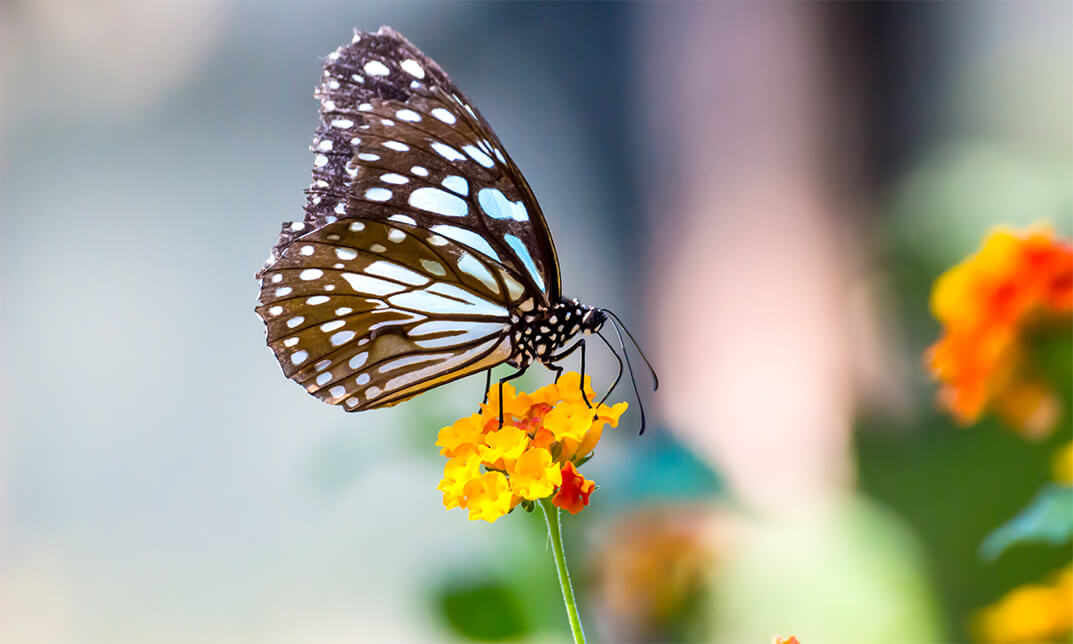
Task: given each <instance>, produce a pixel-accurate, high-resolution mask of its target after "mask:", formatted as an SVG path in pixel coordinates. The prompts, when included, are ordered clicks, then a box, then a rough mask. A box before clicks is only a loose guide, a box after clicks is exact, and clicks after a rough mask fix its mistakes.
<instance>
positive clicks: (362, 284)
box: [257, 219, 527, 411]
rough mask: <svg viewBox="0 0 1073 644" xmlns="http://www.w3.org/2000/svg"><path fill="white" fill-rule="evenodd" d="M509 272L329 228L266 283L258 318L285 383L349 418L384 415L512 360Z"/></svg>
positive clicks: (400, 232)
mask: <svg viewBox="0 0 1073 644" xmlns="http://www.w3.org/2000/svg"><path fill="white" fill-rule="evenodd" d="M525 297H527V295H526V293H525V289H524V288H523V285H522V284H521V282H520V281H519V277H518V276H517V275H515V274H513V273H512V271H511V269H509V268H508V267H505V266H503V265H501V264H499V263H497V262H493V261H490V260H488V259H487V258H486V257H484V256H483V255H481V254H480V253H475V252H473V251H472V250H471V249H469V248H467V247H466V246H463V245H461V244H458V243H456V242H454V241H452V240H450V239H447V238H446V237H443V236H442V235H439V234H436V233H434V232H431V231H428V230H424V229H422V228H419V227H416V226H412V225H407V224H397V223H388V222H383V221H375V220H370V219H347V220H340V221H337V222H334V223H328V224H326V225H324V226H322V227H320V228H318V229H316V230H313V231H312V232H309V233H306V234H305V235H302V236H301V237H298V238H296V239H294V240H293V241H292V243H290V244H289V245H288V246H287V247H286V248H285V249H284V250H283V252H282V255H281V256H280V257H279V258H278V259H277V260H276V261H275V262H273V263H272V264H270V265H269V266H268V267H266V268H265V269H264V271H262V274H261V298H260V300H259V302H258V306H257V313H258V315H260V316H261V318H262V319H263V320H264V321H265V325H266V326H267V327H268V344H269V346H270V347H271V348H272V350H273V351H274V352H275V354H276V358H277V359H278V360H279V363H280V365H281V366H282V367H283V372H284V373H285V374H286V375H287V377H289V378H291V379H293V380H294V381H295V382H297V383H299V384H300V385H302V386H303V387H305V388H306V390H307V391H309V393H311V394H313V395H315V396H317V397H318V398H320V399H321V400H324V401H325V402H328V403H331V404H337V405H342V406H343V407H344V409H346V410H348V411H360V410H364V409H373V408H377V407H385V406H389V405H393V404H395V403H397V402H401V401H402V400H405V399H407V398H410V397H412V396H415V395H417V394H419V393H421V392H423V391H425V390H427V389H430V388H432V387H435V386H437V385H439V384H442V383H445V382H448V381H451V380H455V379H456V378H461V377H464V376H467V375H469V374H471V373H475V372H477V371H481V370H484V369H487V368H490V367H492V366H495V365H496V364H499V363H500V362H503V361H504V360H506V359H507V358H508V357H509V356H510V352H511V342H510V337H509V332H510V328H511V317H510V315H511V314H510V310H511V309H512V308H514V307H517V306H518V305H519V304H520V303H521V301H522V300H523V299H524V298H525Z"/></svg>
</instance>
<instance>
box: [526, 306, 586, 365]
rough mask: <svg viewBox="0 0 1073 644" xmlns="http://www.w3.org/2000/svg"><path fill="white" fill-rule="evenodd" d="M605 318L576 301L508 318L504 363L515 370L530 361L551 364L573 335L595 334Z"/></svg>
mask: <svg viewBox="0 0 1073 644" xmlns="http://www.w3.org/2000/svg"><path fill="white" fill-rule="evenodd" d="M606 319H607V316H606V314H605V313H604V312H603V311H601V310H600V309H598V308H596V307H592V306H587V305H585V304H581V303H580V302H578V301H577V300H576V299H570V300H561V301H559V302H556V303H555V304H553V305H552V306H551V307H550V308H546V309H537V310H534V311H530V312H527V313H519V314H517V315H515V316H512V321H513V325H512V327H511V338H512V340H513V352H512V353H511V356H510V358H509V359H508V360H507V363H508V364H510V365H512V366H514V367H518V368H524V367H528V366H529V365H530V364H532V363H533V362H534V361H540V362H542V363H544V364H548V363H551V362H553V361H554V360H555V354H556V353H557V352H558V350H559V349H561V348H563V347H564V345H566V343H567V342H568V341H569V340H570V339H571V338H572V337H574V335H576V334H577V333H578V332H583V333H596V332H598V331H599V330H600V329H601V328H602V327H603V325H604V321H605V320H606Z"/></svg>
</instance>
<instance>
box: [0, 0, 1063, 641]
mask: <svg viewBox="0 0 1073 644" xmlns="http://www.w3.org/2000/svg"><path fill="white" fill-rule="evenodd" d="M382 24H387V25H391V26H393V27H395V28H396V29H398V30H400V31H401V32H403V33H404V34H406V36H407V37H408V38H409V39H410V40H412V41H413V42H414V43H415V44H417V45H418V46H419V47H421V48H422V49H423V50H424V51H425V52H426V53H427V54H429V55H430V56H431V57H433V58H434V59H436V60H437V61H438V62H439V63H440V64H441V66H443V67H444V69H446V70H447V71H448V72H449V73H450V74H451V76H452V78H453V79H454V81H455V82H456V83H457V84H458V85H459V86H460V87H461V88H462V89H463V90H464V91H465V92H467V94H468V95H469V97H470V98H471V99H472V100H473V102H474V103H475V104H476V105H477V106H479V107H480V109H481V110H482V111H483V113H484V115H485V116H486V117H487V118H488V120H489V121H490V122H491V123H492V124H493V125H494V127H495V128H496V130H497V132H498V133H499V135H500V137H501V138H502V140H503V141H504V143H505V144H506V146H507V147H508V149H509V151H510V153H511V155H512V156H513V157H514V159H515V161H517V163H518V164H519V166H520V167H521V168H522V169H523V171H524V172H525V174H526V176H527V178H528V179H529V181H530V183H531V184H532V187H533V189H534V191H535V192H536V194H537V195H538V197H539V199H540V202H541V205H542V207H543V209H544V211H545V213H546V215H547V218H548V220H549V224H550V226H551V229H552V232H553V234H554V236H555V240H556V243H557V245H558V249H559V254H560V260H561V263H562V270H563V275H564V280H563V282H564V290H565V291H566V293H567V294H568V295H572V296H577V297H579V298H580V299H581V300H582V301H584V302H587V303H590V304H597V305H600V306H606V307H608V308H611V309H613V310H615V311H616V312H618V313H619V314H620V315H622V317H623V318H625V319H626V320H628V321H629V322H630V324H631V326H632V328H633V330H634V331H635V333H636V334H637V335H638V337H639V339H640V340H641V343H642V345H643V346H644V347H645V348H646V350H647V352H648V353H649V356H650V357H651V358H652V360H653V362H654V363H655V364H656V365H657V367H658V369H659V371H660V375H661V376H662V379H663V381H662V386H661V388H660V390H659V392H657V393H656V394H651V393H649V392H648V391H647V390H646V389H645V385H646V383H644V382H643V378H642V382H641V385H642V387H641V389H642V394H641V395H642V397H643V398H644V401H645V403H646V409H647V410H648V412H649V417H650V427H649V431H648V432H646V434H645V435H644V436H642V437H638V436H637V435H636V423H637V416H636V415H635V414H634V413H632V411H631V413H629V414H627V416H626V417H625V420H624V422H623V423H622V424H621V425H620V427H619V429H618V430H616V431H615V432H612V433H609V434H605V438H604V441H603V443H602V445H601V447H600V449H599V453H598V455H597V457H596V458H595V459H593V460H592V461H591V462H590V463H589V464H587V465H586V466H585V472H586V474H587V475H588V476H589V477H590V478H592V479H595V480H596V481H597V483H598V484H599V485H600V488H599V490H598V491H597V493H596V494H594V496H593V500H592V504H591V505H590V506H589V507H588V508H587V509H586V511H585V512H582V513H581V514H579V515H577V516H571V517H567V518H566V520H565V530H566V532H567V539H568V543H567V549H568V553H569V555H570V561H571V566H572V569H573V572H574V577H575V583H576V585H577V588H578V592H579V597H580V602H581V611H582V615H583V617H584V618H585V620H586V626H587V628H588V630H589V633H590V636H591V639H592V640H593V641H624V642H625V641H660V642H662V641H668V642H669V641H690V642H693V641H696V642H727V643H733V644H738V643H742V644H744V643H748V642H752V643H765V644H766V643H767V642H769V641H770V640H771V637H772V635H775V634H782V635H791V634H792V635H797V636H798V638H799V639H800V641H801V642H802V644H817V643H819V642H856V643H870V642H875V643H892V644H893V643H917V642H919V643H928V642H963V641H971V640H973V639H975V638H978V637H980V636H979V634H978V633H975V632H974V629H973V627H972V620H973V615H974V614H976V613H977V611H979V610H980V609H981V608H982V607H984V606H986V605H988V604H990V603H992V602H995V601H996V600H998V599H999V598H1000V597H1002V596H1003V595H1004V593H1006V592H1007V591H1009V590H1010V589H1011V588H1014V587H1016V586H1018V585H1021V584H1026V583H1030V582H1033V581H1037V580H1039V579H1041V578H1042V577H1043V576H1045V575H1046V574H1047V573H1048V572H1049V571H1052V570H1054V569H1056V568H1057V567H1059V566H1061V565H1063V564H1065V563H1067V562H1068V561H1069V556H1070V555H1069V547H1068V544H1066V545H1062V546H1049V545H1028V546H1018V547H1016V548H1013V549H1010V550H1009V551H1008V552H1006V553H1004V554H1003V555H1002V556H1001V557H999V558H997V559H995V560H994V561H989V560H986V559H984V558H982V557H981V556H980V554H979V553H978V548H979V545H980V543H981V542H982V541H983V539H984V538H985V537H986V536H987V534H988V533H989V532H990V531H991V530H992V529H994V528H995V527H996V526H998V525H999V524H1001V523H1003V522H1004V521H1006V520H1007V519H1009V518H1010V517H1012V516H1013V515H1015V514H1016V513H1017V512H1018V511H1019V510H1020V509H1021V508H1022V507H1024V506H1025V505H1026V503H1027V502H1028V500H1029V499H1030V498H1031V497H1032V495H1033V494H1034V492H1035V491H1036V490H1037V489H1038V488H1039V487H1040V486H1041V484H1043V483H1044V482H1045V481H1046V480H1048V479H1049V478H1050V474H1049V472H1048V467H1049V465H1048V463H1049V461H1050V458H1051V454H1052V452H1053V450H1054V447H1055V446H1056V445H1059V444H1061V443H1063V442H1065V441H1068V440H1069V436H1070V433H1071V429H1070V416H1069V413H1068V410H1066V412H1065V414H1064V415H1063V416H1062V419H1061V421H1060V422H1059V423H1058V425H1057V427H1056V428H1055V429H1054V430H1053V432H1052V433H1050V434H1049V435H1048V436H1044V437H1042V438H1037V439H1035V440H1026V439H1025V438H1023V437H1021V436H1018V435H1016V434H1014V433H1011V432H1009V431H1007V430H1005V429H1003V428H1002V427H1001V426H1000V424H999V423H998V422H997V421H994V420H992V419H985V420H984V421H983V422H981V423H980V424H979V425H977V426H975V427H972V428H968V429H966V428H960V427H957V426H956V425H955V423H954V422H953V421H952V420H950V419H949V417H948V416H947V415H946V414H944V413H942V412H940V411H939V410H938V409H937V408H936V405H935V386H934V385H933V384H932V383H930V382H929V381H928V376H927V374H926V372H925V371H924V369H923V367H922V363H921V357H920V356H921V355H922V352H923V351H924V349H925V348H926V347H927V346H928V345H929V344H930V343H932V342H933V341H934V340H935V338H936V337H937V336H938V333H939V325H938V323H937V322H935V321H934V320H933V319H932V318H931V316H930V314H929V312H928V295H929V291H930V288H931V285H932V282H933V281H934V279H935V278H936V277H937V276H938V275H939V274H940V273H942V272H943V271H944V270H945V269H946V268H947V267H949V266H950V265H952V264H954V263H956V262H958V261H959V260H960V259H961V258H963V257H964V256H966V255H967V254H968V253H970V252H971V251H973V250H974V249H975V248H977V246H978V244H979V242H980V239H981V238H982V237H983V235H984V234H985V233H986V231H987V230H988V229H989V228H991V227H992V226H994V225H996V224H999V223H1008V224H1012V225H1017V226H1023V225H1026V224H1029V223H1032V222H1037V221H1049V222H1051V223H1052V224H1053V225H1054V226H1055V227H1056V229H1057V230H1058V231H1059V232H1060V233H1061V234H1062V235H1064V236H1066V237H1068V236H1069V234H1070V232H1071V228H1073V180H1071V177H1073V89H1071V87H1073V82H1071V78H1073V5H1070V4H1069V3H1068V2H1029V3H1012V2H994V3H897V4H884V3H868V4H843V3H839V4H823V3H798V4H780V3H710V4H706V3H652V4H646V3H624V4H611V3H599V4H580V3H579V4H575V3H547V4H544V3H540V4H526V3H487V4H486V3H477V2H466V3H459V2H453V3H436V4H423V3H416V2H415V3H410V2H406V3H384V4H375V3H341V2H302V3H300V2H286V3H283V2H245V3H237V2H236V3H204V2H182V3H179V2H175V3H163V2H160V3H156V2H154V3H141V2H126V3H125V2H84V3H74V2H65V1H62V0H58V1H55V2H47V1H40V2H18V1H11V0H4V2H3V3H2V4H0V27H2V31H0V37H2V40H0V55H2V60H0V71H2V76H0V98H2V103H0V107H2V114H0V128H2V129H0V154H2V159H0V164H2V165H0V172H2V175H0V209H2V210H0V212H2V218H3V219H2V223H3V228H2V232H0V343H2V346H0V351H2V353H0V355H2V358H0V379H2V383H3V384H2V389H0V641H2V642H6V643H11V644H23V643H38V642H40V643H67V642H72V643H75V642H77V643H81V642H86V643H108V644H125V643H146V642H149V643H164V644H167V643H172V642H175V643H178V642H192V641H197V642H205V643H210V644H211V643H239V642H241V643H251V644H252V643H284V642H304V643H328V642H363V641H368V642H372V641H377V642H394V641H398V642H409V641H416V642H459V641H474V640H483V641H491V640H511V641H524V642H545V641H549V642H550V641H563V640H564V639H565V637H566V634H567V631H566V620H565V619H564V615H563V609H562V604H561V598H560V596H559V594H558V587H557V584H556V580H555V576H554V570H553V567H552V563H551V556H550V554H549V552H548V551H547V550H546V548H545V538H546V534H545V528H544V525H543V523H542V521H541V518H540V516H539V514H537V515H527V514H525V513H514V514H513V515H511V516H510V517H507V518H505V519H503V520H502V521H500V522H498V523H496V524H495V525H491V526H489V525H487V524H485V523H483V522H474V523H471V522H468V521H467V520H466V517H465V515H464V514H463V513H462V512H461V511H453V512H445V511H444V509H443V505H442V503H441V499H440V494H439V492H437V490H436V484H437V481H438V480H439V478H440V476H441V473H442V467H443V459H442V457H440V456H439V455H438V451H437V449H436V448H435V447H434V445H433V444H434V441H435V436H436V432H437V430H438V429H439V428H440V427H441V426H443V425H445V424H449V423H450V422H452V421H453V420H454V419H456V418H458V417H460V416H461V415H463V414H467V413H469V412H470V411H472V409H473V407H474V405H475V404H476V403H477V402H479V400H480V398H481V394H482V392H481V389H482V387H483V378H481V377H474V378H472V379H467V380H463V381H460V382H457V383H454V384H451V385H449V386H446V387H443V388H440V389H437V390H434V391H432V392H429V393H427V394H425V395H423V396H420V397H419V398H417V399H415V400H413V401H412V402H410V403H408V404H405V405H402V406H399V407H396V408H393V409H388V410H384V411H375V412H366V413H361V414H356V415H354V414H345V413H343V412H342V411H341V410H340V409H337V408H332V407H329V406H327V405H324V404H322V403H320V402H319V401H318V400H316V399H315V398H313V397H311V396H308V395H306V394H305V393H304V392H302V391H301V389H300V388H299V387H296V386H295V385H294V384H293V383H291V382H289V381H288V380H287V379H286V378H284V377H283V375H282V374H281V372H280V369H279V367H278V365H277V363H276V361H275V359H274V357H273V355H272V352H271V351H270V350H269V349H268V348H267V347H266V346H265V345H264V327H263V325H262V323H261V321H260V320H259V319H258V318H257V316H256V315H255V314H254V312H253V307H254V303H255V300H256V298H257V294H258V283H257V282H256V281H255V280H254V278H253V274H254V273H255V272H256V271H257V270H258V269H259V268H260V267H261V264H262V261H263V260H264V258H265V256H266V255H267V253H268V251H269V249H270V248H271V246H272V244H273V243H274V242H275V239H276V234H277V232H278V230H279V225H280V222H282V221H284V220H292V219H298V218H299V217H301V204H302V203H303V200H304V196H303V193H302V190H303V189H304V188H305V187H306V186H307V185H308V183H309V175H310V168H311V161H312V154H311V153H310V152H309V151H308V145H309V143H310V141H311V137H312V132H313V129H314V127H315V126H316V122H317V107H318V104H317V102H316V101H314V99H313V97H312V88H313V86H314V85H315V84H316V83H317V82H318V81H319V79H320V68H321V57H322V56H324V55H326V54H327V53H328V52H330V51H332V50H334V49H335V47H336V46H338V45H340V44H342V43H345V42H348V41H349V39H350V36H351V28H352V27H359V28H362V29H365V30H375V29H376V28H377V27H378V26H380V25H382ZM1065 350H1066V351H1068V345H1066V347H1065ZM591 353H594V354H595V356H594V357H593V358H591V360H592V362H593V363H594V366H593V367H592V371H593V373H594V377H595V381H594V384H595V385H596V387H597V389H600V387H601V385H606V384H607V383H608V382H609V381H610V378H611V376H612V375H613V366H614V364H613V362H612V360H611V358H610V357H609V356H604V355H600V354H599V353H598V352H591ZM550 378H551V375H550V372H547V371H545V370H543V369H541V368H534V369H533V370H531V373H530V374H529V375H528V376H527V378H526V380H525V381H524V382H523V384H524V385H525V386H526V387H535V386H539V385H540V384H544V383H546V382H549V381H550ZM1062 386H1063V387H1064V388H1065V389H1066V390H1067V391H1068V387H1069V386H1070V385H1069V383H1063V384H1062ZM619 395H621V396H623V397H627V399H628V400H630V401H631V405H635V399H634V398H633V397H632V396H633V394H632V392H630V391H629V390H628V389H627V388H623V389H621V390H619V392H618V393H617V394H616V395H615V396H614V397H613V400H617V399H619ZM634 408H635V407H634ZM1054 639H1056V641H1068V638H1066V639H1062V636H1061V635H1060V634H1059V635H1055V636H1054Z"/></svg>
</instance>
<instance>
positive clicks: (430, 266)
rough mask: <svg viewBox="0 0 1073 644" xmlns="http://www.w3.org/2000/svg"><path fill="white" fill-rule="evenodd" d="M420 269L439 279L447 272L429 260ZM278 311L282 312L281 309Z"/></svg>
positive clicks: (424, 261)
mask: <svg viewBox="0 0 1073 644" xmlns="http://www.w3.org/2000/svg"><path fill="white" fill-rule="evenodd" d="M421 267H422V268H424V269H425V270H426V271H428V272H430V273H432V274H433V275H439V276H440V277H443V276H444V275H446V274H447V271H446V270H445V269H444V268H443V264H441V263H439V262H437V261H434V260H431V259H423V260H421ZM280 310H281V311H282V309H280Z"/></svg>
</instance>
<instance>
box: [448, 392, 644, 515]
mask: <svg viewBox="0 0 1073 644" xmlns="http://www.w3.org/2000/svg"><path fill="white" fill-rule="evenodd" d="M582 386H584V387H585V389H584V395H582V389H581V388H582ZM502 391H503V400H502V404H503V418H502V426H500V417H499V409H500V399H499V395H500V394H499V386H498V385H495V386H493V387H492V389H491V390H490V391H489V392H488V400H487V401H486V402H485V403H483V404H482V405H481V409H480V412H478V413H475V414H472V415H470V416H466V417H464V418H460V419H459V420H457V421H455V422H454V423H453V424H451V425H448V426H447V427H444V428H443V429H441V430H440V433H439V436H438V437H437V440H436V446H437V447H439V448H440V454H441V455H443V456H445V457H447V458H448V461H447V464H446V465H445V466H444V470H443V480H441V481H440V484H439V490H440V491H441V492H443V505H444V507H445V508H447V509H448V510H450V509H452V508H456V507H457V508H464V509H467V510H468V511H469V518H470V520H471V521H472V520H478V519H483V520H485V521H488V522H489V523H492V522H494V521H496V520H497V519H498V518H499V517H501V516H503V515H505V514H507V513H508V512H510V511H511V510H513V509H514V508H515V507H516V506H518V505H519V504H521V503H527V502H531V501H537V500H540V499H546V498H548V497H551V501H552V503H553V504H554V505H555V506H557V507H559V508H562V509H565V510H567V511H569V512H571V513H574V514H576V513H578V512H580V511H581V510H582V509H583V508H584V507H585V506H586V505H588V502H589V497H590V495H591V494H592V492H593V490H595V488H596V484H595V483H594V482H593V481H590V480H587V479H585V477H584V476H582V475H581V474H580V473H579V472H578V469H577V468H578V466H579V465H581V464H583V463H584V462H585V461H586V460H587V459H588V457H589V456H590V455H591V454H592V452H593V450H594V449H595V447H596V445H597V443H599V441H600V438H601V436H602V435H603V430H604V427H606V426H607V425H610V426H612V427H615V426H617V425H618V421H619V418H620V417H621V416H622V414H623V413H624V412H625V411H626V407H627V405H626V403H624V402H622V403H618V404H617V405H614V406H608V405H604V404H599V405H596V404H592V405H590V403H591V402H592V401H594V400H595V399H596V392H595V391H593V389H592V385H591V383H590V381H589V378H588V377H587V376H586V377H585V380H584V383H582V379H581V376H580V375H578V374H577V373H574V372H568V373H565V374H563V375H562V377H560V378H559V380H558V382H556V383H554V384H550V385H547V386H544V387H541V388H540V389H537V390H536V391H534V392H532V393H524V392H519V391H517V390H515V388H514V387H512V386H511V385H510V384H509V383H506V384H504V385H503V389H502ZM586 401H589V402H586Z"/></svg>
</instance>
